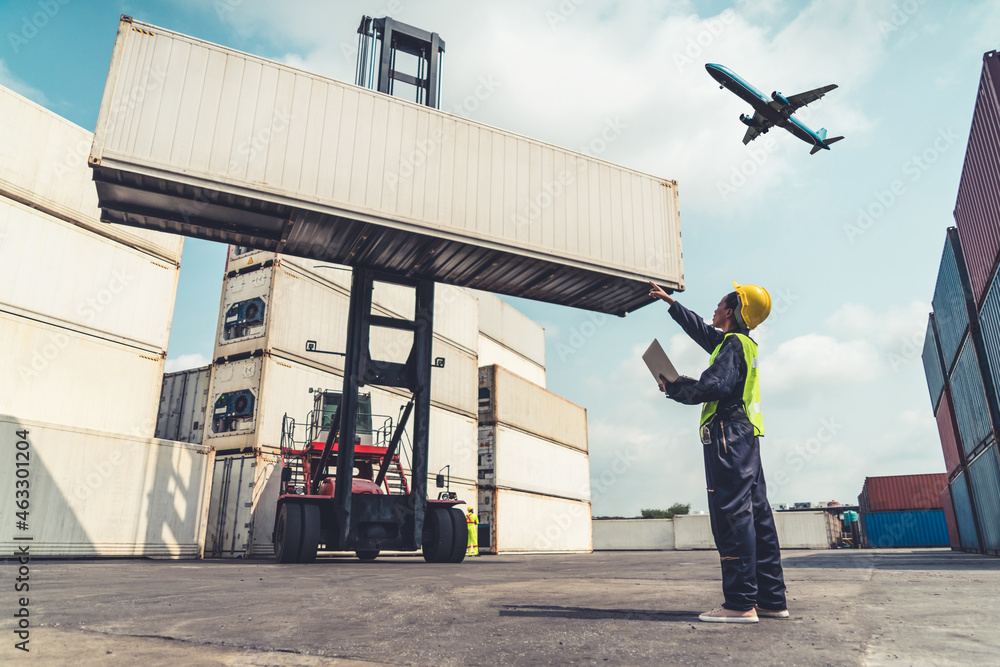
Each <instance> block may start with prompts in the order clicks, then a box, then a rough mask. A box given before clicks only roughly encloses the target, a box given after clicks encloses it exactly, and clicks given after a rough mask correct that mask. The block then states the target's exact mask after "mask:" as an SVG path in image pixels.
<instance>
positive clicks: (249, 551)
mask: <svg viewBox="0 0 1000 667" xmlns="http://www.w3.org/2000/svg"><path fill="white" fill-rule="evenodd" d="M279 464H280V457H279V456H278V455H276V454H274V453H269V452H262V451H260V450H256V451H252V452H248V453H243V454H232V455H222V456H216V458H215V467H214V474H213V476H212V497H211V503H210V508H209V512H208V529H207V531H206V535H205V556H206V557H214V558H242V557H245V556H253V557H256V558H268V557H271V556H273V555H274V542H273V540H272V538H271V533H272V531H273V530H274V515H275V508H276V507H277V503H278V495H279V490H280V485H281V475H280V474H277V475H275V474H273V473H274V471H275V470H277V469H278V467H279Z"/></svg>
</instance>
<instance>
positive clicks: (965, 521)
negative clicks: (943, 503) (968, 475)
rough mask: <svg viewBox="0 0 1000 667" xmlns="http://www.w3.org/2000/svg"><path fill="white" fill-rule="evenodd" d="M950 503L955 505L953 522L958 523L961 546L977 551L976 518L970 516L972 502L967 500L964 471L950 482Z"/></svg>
mask: <svg viewBox="0 0 1000 667" xmlns="http://www.w3.org/2000/svg"><path fill="white" fill-rule="evenodd" d="M951 504H952V505H953V506H954V507H955V522H956V523H957V524H958V538H959V541H960V542H961V543H962V548H963V549H970V550H972V551H979V537H977V535H976V520H975V519H974V518H973V516H972V503H971V502H970V501H969V487H968V485H967V484H966V483H965V473H964V472H961V473H959V474H958V477H956V478H955V481H953V482H952V483H951Z"/></svg>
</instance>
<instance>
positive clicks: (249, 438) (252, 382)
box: [204, 353, 477, 483]
mask: <svg viewBox="0 0 1000 667" xmlns="http://www.w3.org/2000/svg"><path fill="white" fill-rule="evenodd" d="M342 388H343V378H342V376H341V375H340V374H337V373H332V372H327V371H322V370H319V369H316V368H312V367H309V366H305V365H303V364H300V363H298V362H295V361H293V360H291V359H287V358H284V357H281V356H279V355H278V354H277V353H267V354H264V355H262V356H260V357H252V358H249V359H244V360H240V361H234V362H227V363H223V364H217V365H215V366H214V367H213V373H212V385H211V389H210V390H209V401H208V405H209V415H208V420H207V427H206V428H207V432H206V434H205V440H204V442H205V444H209V445H212V446H214V447H215V448H216V449H217V450H218V451H220V452H231V451H235V450H244V449H252V448H262V449H265V450H270V451H271V452H275V451H277V450H278V449H279V448H280V446H281V427H282V421H283V418H284V415H285V414H287V415H288V416H289V417H292V418H293V419H295V421H296V422H297V423H298V424H305V423H306V419H307V416H308V415H309V412H310V411H311V410H312V409H313V394H311V393H309V389H326V390H332V391H337V392H339V391H341V389H342ZM362 391H364V392H371V396H372V416H373V425H374V426H375V427H376V428H377V427H378V426H380V425H382V424H383V423H384V422H385V420H386V418H391V419H392V425H393V427H394V426H395V424H396V423H397V420H398V418H399V415H400V409H401V408H402V407H403V405H405V403H406V401H407V400H408V394H406V393H405V392H402V391H390V390H387V389H383V388H379V387H364V388H363V389H362ZM240 392H244V396H246V397H247V400H248V402H249V405H248V408H249V409H248V411H247V412H248V414H247V415H246V416H245V417H242V418H241V417H236V416H234V417H232V418H231V419H230V424H231V425H234V426H235V429H234V430H230V431H225V430H222V431H216V430H215V427H216V426H217V425H216V424H214V423H213V420H212V416H213V414H214V413H215V410H216V404H217V403H220V397H222V395H223V394H226V395H227V396H232V395H236V396H237V397H238V396H239V393H240ZM412 425H413V424H412V418H411V421H410V423H408V424H407V429H406V433H407V438H408V440H407V441H406V442H412ZM476 428H477V426H476V420H475V419H474V418H472V417H470V416H468V415H464V414H461V413H457V412H455V411H453V410H448V409H445V408H443V407H441V406H434V405H432V406H431V418H430V438H431V440H430V447H429V450H430V451H429V454H428V474H435V473H437V471H438V470H440V468H442V467H443V466H445V465H451V475H452V478H453V479H459V480H463V481H467V482H472V483H474V482H475V479H476V476H477V463H476V444H477V443H476ZM303 434H304V431H303V432H302V434H298V433H297V434H296V437H302V435H303ZM405 463H406V460H405V459H404V464H405ZM406 467H407V469H408V466H406Z"/></svg>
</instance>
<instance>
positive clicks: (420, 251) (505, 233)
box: [89, 17, 683, 315]
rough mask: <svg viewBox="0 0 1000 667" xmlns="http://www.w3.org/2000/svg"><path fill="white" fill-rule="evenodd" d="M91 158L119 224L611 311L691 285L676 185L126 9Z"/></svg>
mask: <svg viewBox="0 0 1000 667" xmlns="http://www.w3.org/2000/svg"><path fill="white" fill-rule="evenodd" d="M153 80H155V81H156V84H157V85H155V86H153V85H150V83H151V82H152V81H153ZM139 91H144V92H145V94H143V95H139V94H137V93H138V92H139ZM217 128H225V131H221V132H220V131H217ZM264 134H266V136H267V137H268V140H269V141H268V146H267V150H266V151H246V150H243V149H242V147H244V146H245V145H246V142H248V141H251V140H253V139H254V138H255V137H258V136H262V135H264ZM427 147H431V148H433V150H430V149H428V148H427ZM445 147H447V150H445V149H444V148H445ZM415 152H418V153H420V154H425V155H426V160H425V163H424V166H423V167H422V168H421V169H419V170H416V171H415V172H414V174H413V176H412V177H410V178H405V177H404V178H399V175H400V174H404V173H406V172H405V171H404V167H405V166H406V165H405V162H406V161H407V160H408V159H409V158H408V156H410V155H413V154H414V153H415ZM89 164H90V165H91V166H92V167H93V168H94V178H95V180H96V181H97V190H98V194H99V197H100V206H101V208H102V217H103V219H106V220H110V221H113V222H123V223H126V224H131V225H135V226H139V227H145V228H149V229H158V230H165V231H171V232H174V233H181V234H185V235H190V236H196V237H199V238H206V239H210V240H215V241H222V242H226V243H232V244H236V245H244V246H250V247H255V248H259V249H261V250H270V251H275V252H282V253H286V254H291V255H297V256H302V257H309V258H312V259H316V260H321V261H326V262H334V263H338V264H359V265H361V264H364V265H366V266H368V267H370V268H375V269H380V270H384V271H388V272H394V273H406V274H407V275H409V276H411V277H413V278H420V279H429V280H434V281H436V282H444V283H449V284H454V285H459V286H463V287H473V288H477V289H483V290H487V291H494V292H503V293H507V294H511V295H514V296H522V297H525V298H530V299H537V300H541V301H548V302H552V303H559V304H562V305H567V306H573V307H579V308H586V309H591V310H597V311H601V312H607V313H613V314H617V315H623V314H625V313H627V312H629V311H631V310H634V309H636V308H639V307H641V306H644V305H647V304H649V303H651V300H650V298H649V296H648V291H649V289H648V287H649V286H648V284H647V282H646V281H647V279H652V280H655V281H657V282H658V283H660V284H662V285H664V286H665V287H666V288H668V289H682V288H683V267H682V260H681V236H680V216H679V212H678V207H677V184H676V182H675V181H672V180H665V179H661V178H656V177H652V176H649V175H646V174H642V173H639V172H636V171H633V170H630V169H625V168H622V167H619V166H616V165H612V164H610V163H607V162H604V161H602V160H599V159H596V158H593V157H590V156H586V155H582V154H579V153H574V152H572V151H568V150H564V149H560V148H557V147H554V146H551V145H548V144H544V143H542V142H539V141H534V140H531V139H527V138H525V137H521V136H518V135H516V134H513V133H510V132H505V131H503V130H499V129H496V128H492V127H488V126H485V125H481V124H479V123H475V122H473V121H470V120H468V119H465V118H461V117H458V116H453V115H450V114H447V113H444V112H441V111H438V110H436V109H431V108H429V107H426V106H422V105H417V104H412V103H409V102H405V101H403V100H401V99H398V98H394V97H391V96H388V95H384V94H380V93H377V92H374V91H371V90H367V89H363V88H358V87H356V86H352V85H350V84H346V83H342V82H339V81H335V80H332V79H327V78H324V77H320V76H317V75H315V74H310V73H308V72H304V71H302V70H297V69H295V68H292V67H289V66H287V65H283V64H281V63H277V62H274V61H269V60H265V59H263V58H259V57H256V56H252V55H249V54H246V53H240V52H238V51H235V50H232V49H228V48H225V47H222V46H218V45H215V44H211V43H209V42H205V41H203V40H199V39H195V38H192V37H188V36H185V35H182V34H179V33H176V32H172V31H169V30H165V29H162V28H159V27H156V26H151V25H148V24H145V23H140V22H138V21H133V20H132V19H131V18H129V17H123V18H122V20H121V22H120V24H119V28H118V36H117V39H116V41H115V47H114V51H113V54H112V58H111V67H110V70H109V73H108V79H107V84H106V86H105V90H104V97H103V99H102V102H101V110H100V114H99V117H98V121H97V130H96V134H95V140H94V145H93V149H92V151H91V155H90V158H89ZM555 182H558V183H560V185H561V187H560V195H559V196H555V197H550V199H551V202H552V203H551V205H549V206H542V207H540V208H539V207H538V206H537V203H538V201H540V199H541V198H542V197H544V196H545V195H546V194H547V192H548V191H547V188H548V187H549V186H551V184H552V183H555ZM536 210H537V215H536V214H535V211H536Z"/></svg>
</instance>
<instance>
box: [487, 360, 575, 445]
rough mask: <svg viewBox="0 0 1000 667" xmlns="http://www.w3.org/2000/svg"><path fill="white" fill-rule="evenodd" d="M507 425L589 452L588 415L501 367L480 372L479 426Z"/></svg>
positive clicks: (493, 367) (572, 404) (561, 398)
mask: <svg viewBox="0 0 1000 667" xmlns="http://www.w3.org/2000/svg"><path fill="white" fill-rule="evenodd" d="M489 424H507V425H508V426H513V427H514V428H517V429H519V430H522V431H526V432H528V433H533V434H535V435H537V436H540V437H542V438H547V439H549V440H552V441H553V442H558V443H561V444H564V445H567V446H569V447H573V448H575V449H578V450H580V451H582V452H586V451H587V411H586V410H585V409H584V408H581V407H580V406H579V405H576V404H574V403H570V402H569V401H567V400H566V399H565V398H563V397H562V396H559V395H558V394H553V393H552V392H551V391H548V390H547V389H545V388H544V387H539V386H538V385H536V384H532V383H531V382H529V381H528V380H525V379H524V378H522V377H520V376H519V375H516V374H515V373H512V372H511V371H508V370H505V369H503V368H501V367H499V366H486V367H483V368H480V369H479V425H480V426H486V425H489Z"/></svg>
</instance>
